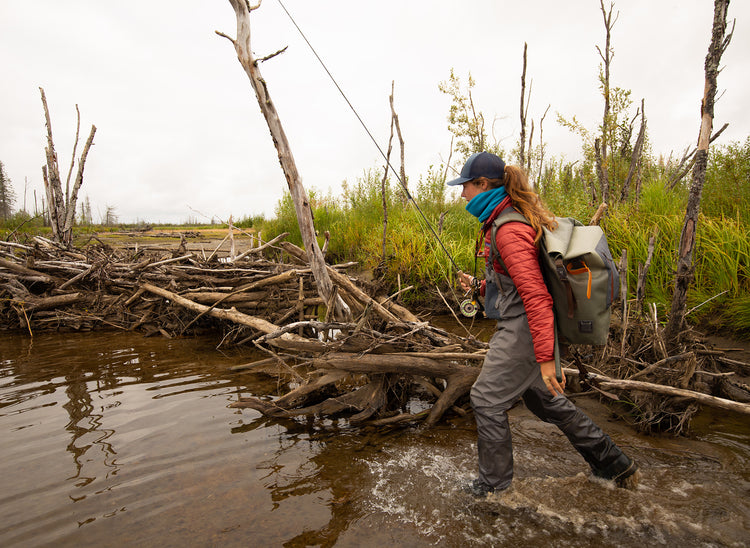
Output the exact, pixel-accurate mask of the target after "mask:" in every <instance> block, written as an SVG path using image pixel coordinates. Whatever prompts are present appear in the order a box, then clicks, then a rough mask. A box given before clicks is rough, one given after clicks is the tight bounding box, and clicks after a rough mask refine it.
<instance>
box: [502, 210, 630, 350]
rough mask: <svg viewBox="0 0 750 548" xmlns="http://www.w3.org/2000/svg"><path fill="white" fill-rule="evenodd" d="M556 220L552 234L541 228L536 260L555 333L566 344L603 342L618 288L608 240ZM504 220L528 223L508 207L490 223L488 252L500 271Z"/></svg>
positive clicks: (591, 229) (597, 229) (575, 224)
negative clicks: (550, 305) (499, 234)
mask: <svg viewBox="0 0 750 548" xmlns="http://www.w3.org/2000/svg"><path fill="white" fill-rule="evenodd" d="M555 220H556V221H557V228H556V229H555V230H548V229H547V228H544V229H543V230H544V234H543V236H542V238H541V241H540V254H539V257H540V259H539V262H540V266H541V271H542V275H543V276H544V281H545V283H546V285H547V289H548V291H549V292H550V295H551V296H552V301H553V309H554V315H555V326H556V331H557V335H558V336H559V337H560V338H561V340H562V341H563V342H567V343H568V344H593V345H603V344H606V343H607V337H608V335H609V320H610V314H611V310H612V303H613V301H614V300H615V299H616V298H617V296H618V293H619V290H620V275H619V272H618V271H617V267H616V265H615V262H614V259H613V258H612V254H611V253H610V250H609V245H608V244H607V237H606V236H605V234H604V231H603V230H602V228H601V227H600V226H588V225H583V224H582V223H581V222H579V221H577V220H575V219H572V218H570V217H556V218H555ZM509 221H520V222H523V223H525V224H527V225H530V224H531V223H529V221H528V219H526V217H524V216H523V215H522V214H521V213H519V212H517V211H515V210H514V209H512V208H508V209H506V210H505V211H503V212H502V213H500V215H499V216H498V217H497V219H495V220H494V222H493V224H492V235H491V239H490V244H491V253H492V255H493V256H494V257H495V258H497V260H498V262H499V263H500V264H502V265H503V268H504V269H505V264H504V263H503V261H502V258H500V253H499V252H498V251H497V247H496V244H495V237H496V234H497V230H498V228H500V226H502V225H503V224H504V223H507V222H509ZM490 264H493V263H492V262H490ZM505 270H506V271H507V269H505Z"/></svg>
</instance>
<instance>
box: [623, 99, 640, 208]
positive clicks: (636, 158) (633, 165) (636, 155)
mask: <svg viewBox="0 0 750 548" xmlns="http://www.w3.org/2000/svg"><path fill="white" fill-rule="evenodd" d="M645 138H646V102H645V100H643V99H641V129H640V130H639V131H638V138H637V139H636V140H635V145H634V146H633V154H632V156H631V158H630V169H628V176H627V177H626V178H625V182H624V183H623V184H622V193H621V194H620V201H621V202H625V201H626V200H627V199H628V195H629V194H630V184H631V182H632V181H633V176H634V175H635V174H636V171H637V169H638V165H639V164H640V162H641V152H642V151H643V141H644V139H645Z"/></svg>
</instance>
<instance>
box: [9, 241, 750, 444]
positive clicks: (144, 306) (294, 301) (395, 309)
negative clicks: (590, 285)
mask: <svg viewBox="0 0 750 548" xmlns="http://www.w3.org/2000/svg"><path fill="white" fill-rule="evenodd" d="M188 236H195V234H188ZM285 237H286V235H285V234H282V235H280V236H278V237H276V238H274V239H273V240H271V241H267V242H261V241H260V240H258V242H257V243H256V242H255V241H254V240H252V241H251V242H250V243H249V245H245V244H243V245H244V247H246V249H244V250H240V249H236V247H237V246H235V243H234V241H233V240H232V241H231V243H229V244H228V245H229V246H230V249H229V250H228V251H227V249H225V248H226V247H227V242H226V240H227V239H225V241H224V242H222V244H220V245H219V246H218V247H216V248H215V249H213V250H211V249H209V250H205V249H203V247H202V246H201V245H200V244H196V243H195V242H189V241H188V238H186V237H185V235H184V234H183V235H181V237H180V244H179V245H169V246H165V245H163V244H157V245H153V244H150V243H146V244H143V243H135V242H131V241H129V240H128V241H126V242H125V243H120V244H118V245H117V246H112V245H109V244H107V243H105V242H104V241H102V240H101V239H98V238H92V239H90V240H89V242H87V243H86V244H83V245H80V246H79V247H71V248H66V247H63V246H60V245H58V244H56V243H54V242H52V241H50V240H48V239H45V238H42V237H40V236H35V237H32V236H29V237H26V238H25V239H19V241H12V242H11V241H0V328H1V329H2V330H5V331H13V332H17V333H18V335H19V336H25V337H32V338H33V336H34V334H35V333H40V332H50V331H61V332H68V331H88V330H126V331H132V332H138V333H142V334H143V335H144V336H147V337H148V336H159V337H167V338H170V339H171V338H179V337H189V336H193V335H197V334H201V335H206V334H208V335H210V336H215V338H216V344H217V347H224V348H227V347H243V346H246V347H252V348H254V349H258V350H260V351H262V352H263V353H264V354H265V356H267V357H265V358H263V359H260V360H257V361H254V362H252V363H240V364H236V365H234V366H232V367H231V369H232V370H237V371H238V370H252V371H255V372H258V373H263V374H267V375H271V376H273V377H275V378H277V379H278V382H277V383H276V384H275V387H276V388H275V389H274V390H273V391H272V392H269V393H266V394H256V395H255V396H253V397H243V398H239V399H238V401H236V402H234V403H233V404H231V405H232V406H233V407H238V408H243V407H247V408H253V409H256V410H258V411H260V412H261V413H263V414H264V415H266V416H267V417H272V418H289V417H295V416H311V417H339V418H341V417H344V418H346V419H347V420H348V422H349V423H350V424H363V425H365V424H366V425H388V424H402V423H421V424H424V425H426V426H432V425H435V424H436V423H437V422H438V421H440V420H441V419H443V418H444V416H446V415H455V414H458V415H467V414H470V413H471V406H470V404H469V402H468V392H469V389H470V387H471V385H472V384H473V382H474V380H475V378H476V376H477V374H478V372H479V368H480V366H481V363H482V360H483V357H484V353H485V352H486V350H487V343H486V342H483V341H481V340H479V339H477V338H476V337H474V336H471V335H469V336H460V335H457V334H455V333H452V332H450V331H448V330H446V329H444V328H441V327H437V326H435V325H432V324H431V323H430V322H429V321H427V320H426V319H424V318H420V317H418V316H417V315H415V314H414V313H412V312H411V311H409V310H407V309H406V308H404V307H403V306H401V305H399V304H398V303H397V302H396V301H397V298H396V297H397V295H392V296H388V295H386V294H379V293H378V291H376V290H375V288H374V285H373V284H371V283H368V282H365V281H363V280H360V279H357V278H355V277H353V276H351V275H350V274H348V271H349V270H350V269H352V268H353V267H354V266H356V265H355V264H353V263H348V264H339V265H330V266H327V270H328V273H329V275H330V277H331V280H332V281H333V283H334V293H335V294H336V295H338V296H340V297H341V298H342V299H343V301H344V302H345V303H346V305H347V306H348V307H349V309H350V310H351V313H352V320H351V321H347V322H342V321H333V320H332V318H331V315H330V314H329V312H328V311H329V309H330V307H329V306H327V304H328V303H325V302H323V300H322V299H321V298H320V297H319V296H318V293H317V291H316V287H315V280H314V279H313V276H312V273H311V270H310V268H309V266H308V261H307V256H306V253H305V251H304V250H302V249H301V248H299V247H297V246H295V245H294V244H292V243H290V242H288V241H285ZM618 310H621V309H620V308H618V309H616V310H615V313H614V314H613V322H612V326H611V330H610V342H609V344H608V346H607V347H606V348H599V347H579V346H576V347H570V348H568V352H567V356H566V358H565V359H564V365H567V366H568V367H566V368H565V372H566V374H567V375H568V376H569V377H571V380H572V381H575V382H571V383H570V390H571V391H572V392H573V394H571V395H572V396H575V397H579V396H581V395H593V396H595V397H600V398H603V399H604V400H605V401H609V402H611V403H612V404H613V405H614V406H616V407H617V409H618V411H619V414H621V415H623V416H627V417H628V419H629V420H630V421H631V422H632V423H633V424H635V425H636V426H638V427H639V428H640V429H643V430H646V431H671V432H675V433H680V432H683V431H685V430H686V428H687V426H688V425H689V422H690V419H691V417H692V416H693V415H694V414H695V413H696V412H697V410H698V409H699V407H700V406H701V405H708V406H712V407H718V408H721V409H727V410H732V411H735V412H739V413H744V414H750V405H748V404H749V403H750V387H749V386H748V384H747V378H748V375H750V364H748V363H746V362H744V361H742V360H739V359H736V358H737V356H736V355H735V354H734V353H733V349H718V348H714V347H712V346H711V345H709V344H708V343H707V342H706V339H705V337H702V336H701V335H699V334H698V333H695V332H693V331H690V332H687V333H684V334H683V336H682V338H681V340H682V342H681V344H680V345H679V346H678V347H674V348H668V346H667V345H666V344H665V342H664V340H663V338H662V335H661V327H660V322H659V320H658V319H657V318H656V317H655V314H654V315H650V316H645V315H644V316H636V315H634V314H633V313H630V314H629V317H625V318H623V316H622V314H621V313H620V314H619V315H618ZM455 318H456V320H457V321H458V320H459V318H458V317H457V316H456V317H455ZM467 333H468V331H467ZM414 402H419V404H418V405H415V404H414Z"/></svg>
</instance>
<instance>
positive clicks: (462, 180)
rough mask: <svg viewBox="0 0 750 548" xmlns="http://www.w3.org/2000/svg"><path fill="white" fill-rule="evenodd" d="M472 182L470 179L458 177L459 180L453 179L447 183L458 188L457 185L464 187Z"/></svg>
mask: <svg viewBox="0 0 750 548" xmlns="http://www.w3.org/2000/svg"><path fill="white" fill-rule="evenodd" d="M469 181H471V179H469V178H468V177H458V178H457V179H453V180H452V181H448V182H447V183H445V184H446V185H448V186H456V185H462V184H464V183H468V182H469Z"/></svg>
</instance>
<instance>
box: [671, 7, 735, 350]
mask: <svg viewBox="0 0 750 548" xmlns="http://www.w3.org/2000/svg"><path fill="white" fill-rule="evenodd" d="M728 7H729V0H715V2H714V16H713V28H712V32H711V43H710V45H709V47H708V54H707V55H706V61H705V65H704V67H705V86H704V91H703V100H702V101H701V125H700V131H699V135H698V151H697V152H696V155H695V158H696V159H695V166H694V167H693V177H692V183H691V185H690V193H689V195H688V204H687V208H686V210H685V220H684V223H683V225H682V232H681V233H680V243H679V247H678V255H677V267H676V269H675V270H676V272H675V277H674V292H673V293H672V304H671V308H670V312H669V319H668V321H667V327H666V329H665V335H666V339H667V341H668V342H669V343H671V344H673V345H674V344H676V343H677V341H678V338H679V335H680V332H681V331H682V328H683V325H684V322H685V309H686V306H687V292H688V289H689V287H690V284H691V282H692V280H693V277H694V272H693V271H694V268H695V267H694V265H693V250H694V248H695V239H696V232H697V229H698V214H699V211H700V202H701V195H702V193H703V185H704V183H705V180H706V168H707V165H708V147H709V142H710V140H709V139H710V136H711V131H712V129H713V121H714V102H715V97H716V89H717V85H716V81H717V77H718V74H719V64H720V62H721V56H722V54H723V53H724V51H725V50H726V49H727V47H728V46H729V42H730V40H731V38H732V32H730V33H729V34H728V35H727V34H726V30H727V8H728Z"/></svg>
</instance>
